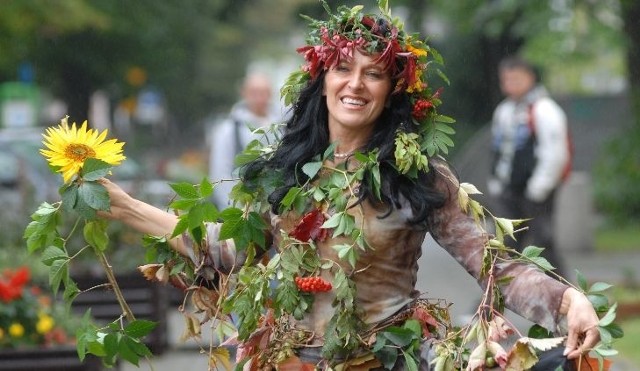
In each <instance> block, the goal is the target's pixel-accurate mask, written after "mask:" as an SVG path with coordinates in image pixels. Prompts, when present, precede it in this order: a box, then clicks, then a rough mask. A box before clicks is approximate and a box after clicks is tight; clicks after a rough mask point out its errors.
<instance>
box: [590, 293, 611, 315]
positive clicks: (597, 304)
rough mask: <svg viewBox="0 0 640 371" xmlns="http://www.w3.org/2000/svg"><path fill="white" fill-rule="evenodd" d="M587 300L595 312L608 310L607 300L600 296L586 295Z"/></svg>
mask: <svg viewBox="0 0 640 371" xmlns="http://www.w3.org/2000/svg"><path fill="white" fill-rule="evenodd" d="M587 299H589V301H590V302H591V305H593V307H594V308H595V310H596V311H598V312H601V311H603V310H606V309H608V308H609V298H607V297H606V296H604V295H602V294H587Z"/></svg>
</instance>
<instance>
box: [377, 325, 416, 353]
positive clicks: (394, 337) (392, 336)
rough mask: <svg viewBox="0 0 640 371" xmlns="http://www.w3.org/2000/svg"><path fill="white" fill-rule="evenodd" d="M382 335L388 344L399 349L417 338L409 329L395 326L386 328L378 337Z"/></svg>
mask: <svg viewBox="0 0 640 371" xmlns="http://www.w3.org/2000/svg"><path fill="white" fill-rule="evenodd" d="M380 335H383V336H385V337H386V338H387V339H389V341H390V342H392V343H393V344H394V345H395V346H397V347H399V348H404V347H406V346H407V345H409V344H411V342H412V341H413V340H414V339H415V338H417V336H416V335H415V334H414V333H413V331H412V330H411V329H406V328H402V327H397V326H390V327H387V328H386V329H385V330H384V331H383V332H381V333H378V336H380Z"/></svg>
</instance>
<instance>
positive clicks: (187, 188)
mask: <svg viewBox="0 0 640 371" xmlns="http://www.w3.org/2000/svg"><path fill="white" fill-rule="evenodd" d="M169 186H170V187H171V189H173V191H174V192H175V193H176V194H177V195H178V196H180V197H182V198H187V199H195V198H200V192H198V190H197V189H196V187H195V186H194V185H193V184H191V183H187V182H179V183H172V184H169Z"/></svg>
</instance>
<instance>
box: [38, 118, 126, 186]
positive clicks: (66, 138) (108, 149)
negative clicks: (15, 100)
mask: <svg viewBox="0 0 640 371" xmlns="http://www.w3.org/2000/svg"><path fill="white" fill-rule="evenodd" d="M107 134H108V130H104V131H102V133H100V132H98V131H97V130H94V129H89V128H88V122H87V121H86V120H85V121H84V122H83V123H82V125H81V126H80V128H78V127H77V125H76V123H75V122H74V123H72V124H71V127H69V123H68V117H65V118H63V119H62V120H60V125H59V126H57V127H50V128H47V129H46V130H45V133H44V134H43V135H42V136H43V138H44V139H43V141H42V144H43V145H44V147H45V148H42V149H40V154H42V156H44V157H45V158H46V160H47V161H48V162H49V164H51V165H52V166H55V167H58V168H59V169H58V172H60V173H62V177H63V180H64V182H65V183H66V182H68V181H69V180H71V179H72V178H73V177H74V176H76V175H77V174H78V172H79V171H80V170H81V169H82V165H83V164H84V161H85V160H86V159H87V158H95V159H98V160H101V161H104V162H106V163H108V164H111V165H119V164H120V163H121V162H122V161H123V160H125V159H126V157H125V156H124V155H123V154H122V148H123V146H124V142H118V141H117V140H116V139H110V140H107V141H105V139H106V137H107Z"/></svg>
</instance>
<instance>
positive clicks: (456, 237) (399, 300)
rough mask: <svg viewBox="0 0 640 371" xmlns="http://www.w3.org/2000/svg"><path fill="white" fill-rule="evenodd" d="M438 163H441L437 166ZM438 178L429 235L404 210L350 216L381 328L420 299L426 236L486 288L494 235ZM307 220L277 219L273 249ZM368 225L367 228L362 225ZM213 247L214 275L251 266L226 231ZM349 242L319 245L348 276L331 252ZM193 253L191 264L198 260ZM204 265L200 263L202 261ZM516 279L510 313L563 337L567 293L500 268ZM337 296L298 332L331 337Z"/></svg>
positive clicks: (365, 206)
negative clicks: (364, 245) (357, 228)
mask: <svg viewBox="0 0 640 371" xmlns="http://www.w3.org/2000/svg"><path fill="white" fill-rule="evenodd" d="M434 164H435V161H434ZM435 165H436V167H435V169H436V171H438V172H439V175H438V176H437V180H436V188H437V190H439V191H440V192H443V193H444V194H445V195H446V202H445V204H444V206H443V207H442V208H440V209H437V210H436V211H435V212H434V215H433V217H432V219H431V223H430V225H429V226H428V230H424V229H419V228H417V227H415V226H412V225H411V224H410V223H409V222H408V221H409V220H410V219H411V217H412V211H411V207H410V205H409V204H408V203H406V202H405V203H402V205H401V207H400V208H399V209H395V210H394V211H393V212H391V213H390V214H389V215H388V216H387V217H384V218H380V217H379V216H380V215H382V214H383V213H384V211H385V209H381V208H376V207H375V206H374V205H372V204H371V203H369V202H368V201H365V202H363V203H362V204H361V205H359V206H357V207H353V208H350V209H348V210H349V212H350V213H351V214H352V215H354V216H355V218H356V223H357V224H358V225H361V226H362V230H363V232H364V233H365V238H366V240H367V242H368V244H369V245H370V246H371V248H370V249H367V250H366V251H365V252H363V253H362V254H361V255H360V257H359V259H358V262H357V265H356V267H355V270H356V271H358V272H357V273H356V274H355V275H353V280H354V282H355V284H356V287H357V298H356V299H357V301H356V303H357V305H358V306H359V308H360V309H362V310H363V313H364V315H365V316H364V318H363V320H364V321H365V322H366V323H367V324H375V323H377V322H379V321H382V320H385V319H387V318H389V317H391V316H392V315H393V314H394V313H396V312H397V311H398V310H400V309H401V308H403V307H404V306H406V305H407V304H409V303H411V302H412V301H414V300H415V299H416V298H417V297H419V296H420V292H418V291H417V290H416V289H415V285H416V282H417V272H418V259H419V258H420V256H421V255H422V249H421V248H422V243H423V241H424V239H425V237H426V233H431V234H432V236H433V238H434V240H435V241H436V242H437V243H438V244H439V245H440V246H441V247H443V248H444V249H445V250H446V251H447V252H448V253H449V254H451V256H453V257H454V258H455V259H456V261H458V262H459V263H460V264H461V265H462V266H463V267H464V268H465V269H466V270H467V272H469V273H470V274H471V275H472V276H473V277H475V278H476V279H477V280H478V282H479V284H480V285H481V286H482V287H484V286H485V283H486V282H485V278H486V277H479V276H480V270H481V266H482V257H483V251H484V247H485V245H486V243H487V239H488V237H489V236H488V234H487V232H486V231H484V230H483V229H482V228H481V227H480V226H479V225H478V223H477V222H476V221H475V220H474V219H473V217H471V216H470V215H467V214H466V213H465V212H464V211H463V210H462V209H461V208H460V206H459V204H458V201H457V192H458V187H459V184H458V182H457V180H456V178H455V176H454V174H453V173H452V172H451V170H450V169H449V168H448V167H447V166H446V165H445V164H442V163H437V164H435ZM299 219H300V216H299V215H298V214H297V213H295V212H287V213H284V214H283V215H273V214H272V215H271V227H272V229H271V234H272V237H273V238H274V244H273V246H276V249H277V246H278V244H279V242H280V237H279V236H281V233H280V231H285V232H287V233H288V232H290V231H291V230H293V228H294V226H295V225H296V223H297V222H298V221H299ZM361 223H362V224H361ZM207 231H208V235H207V243H208V246H209V250H208V254H207V255H208V256H206V257H205V264H206V265H208V266H209V267H208V268H209V271H210V272H212V271H214V270H219V271H222V272H230V271H231V270H233V269H237V268H239V267H240V266H241V265H242V264H243V263H244V259H246V255H245V254H244V253H239V254H236V252H235V248H234V243H233V240H225V241H218V235H219V225H218V224H215V223H212V224H209V225H208V226H207ZM184 238H185V246H187V247H188V248H189V249H190V250H191V251H192V250H193V246H194V244H193V241H191V240H190V239H189V237H187V236H185V237H184ZM348 238H349V237H347V236H338V237H336V238H327V239H326V240H324V241H317V242H316V246H317V251H318V254H319V255H320V258H321V259H330V260H333V261H335V262H337V263H339V264H340V265H341V266H342V268H343V269H344V270H345V272H351V271H352V270H353V269H354V268H352V267H350V266H349V264H348V263H346V262H344V261H341V259H340V258H339V257H338V255H337V252H336V251H335V250H334V249H333V248H332V246H334V245H336V244H341V243H345V242H352V241H348ZM193 255H194V254H192V259H195V257H193ZM195 263H196V264H198V263H199V262H195ZM321 276H322V277H323V278H324V279H326V280H327V281H329V282H331V281H332V278H333V277H332V273H331V272H330V271H328V270H323V271H322V272H321ZM507 276H510V277H513V279H512V280H510V281H508V283H506V284H504V285H503V286H501V290H502V293H503V295H504V298H505V304H506V306H507V308H509V309H511V310H513V311H514V312H516V313H519V314H520V315H522V316H523V317H525V318H527V319H528V320H530V321H532V322H535V323H538V324H539V325H541V326H543V327H545V328H547V329H548V330H550V331H553V332H559V331H560V330H561V326H560V323H561V321H560V318H559V314H558V310H559V308H560V302H561V300H562V295H563V293H564V291H565V290H566V289H567V286H566V285H564V284H562V283H561V282H559V281H557V280H555V279H553V278H551V277H549V276H547V275H546V274H544V273H543V272H541V271H540V270H539V269H537V268H536V267H535V266H533V265H527V264H523V263H518V262H515V261H510V260H509V261H505V262H504V263H499V264H497V266H496V279H497V280H500V278H502V277H507ZM333 299H334V295H333V294H332V292H331V291H330V292H326V293H316V294H315V300H314V303H313V306H312V307H311V309H310V311H309V312H308V313H306V314H305V316H304V318H303V319H302V320H301V321H298V322H297V323H296V327H298V328H301V329H305V330H311V331H314V332H315V334H316V335H322V334H324V329H325V328H326V325H327V323H328V322H329V320H330V318H331V317H332V315H333V313H334V308H333V307H332V302H333Z"/></svg>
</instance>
